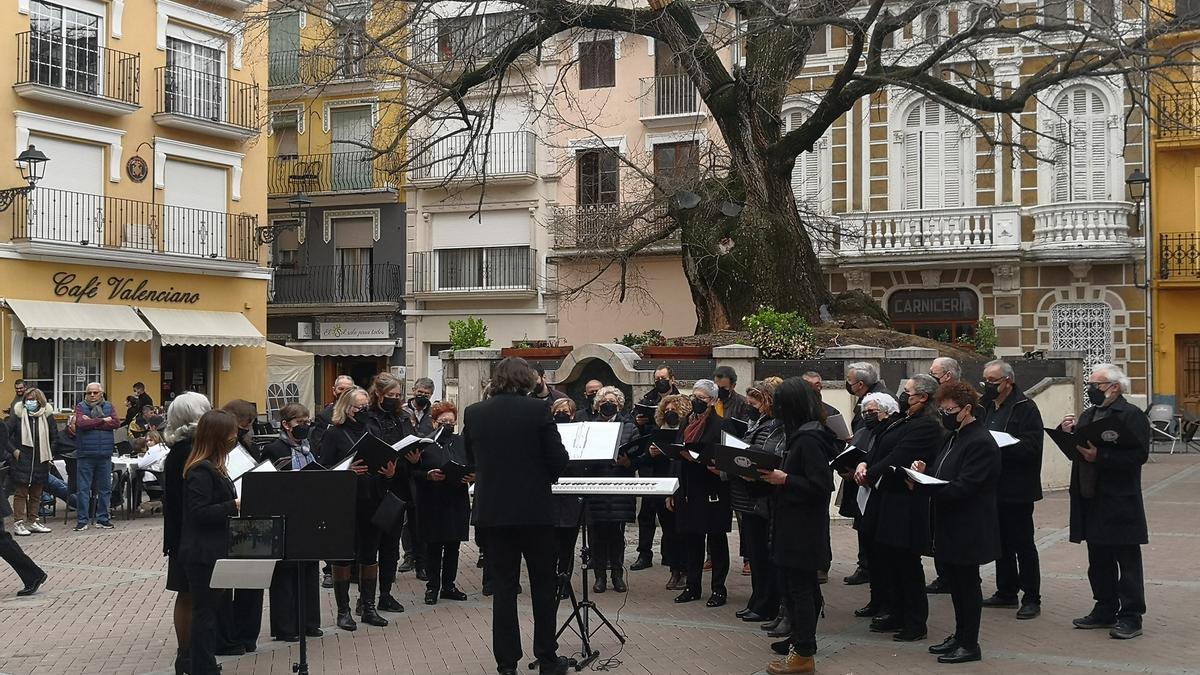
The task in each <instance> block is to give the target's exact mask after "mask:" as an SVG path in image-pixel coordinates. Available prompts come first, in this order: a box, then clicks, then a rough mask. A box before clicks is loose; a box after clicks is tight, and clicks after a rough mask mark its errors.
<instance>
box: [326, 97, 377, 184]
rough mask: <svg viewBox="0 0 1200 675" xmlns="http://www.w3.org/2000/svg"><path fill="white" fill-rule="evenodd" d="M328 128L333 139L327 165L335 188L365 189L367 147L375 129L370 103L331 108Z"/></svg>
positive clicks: (369, 166) (369, 170) (368, 173)
mask: <svg viewBox="0 0 1200 675" xmlns="http://www.w3.org/2000/svg"><path fill="white" fill-rule="evenodd" d="M329 116H330V123H329V128H330V132H331V135H332V139H333V144H332V145H333V154H332V155H331V156H330V162H331V163H332V166H331V167H329V168H330V172H331V176H332V178H333V189H334V190H339V191H340V190H366V189H368V188H370V187H371V185H372V166H373V164H372V161H371V159H372V155H373V154H374V152H373V151H372V150H371V149H370V148H371V142H372V140H373V138H374V135H375V131H374V126H373V125H372V115H371V106H369V105H364V106H356V107H353V108H334V109H333V110H331V111H330V114H329Z"/></svg>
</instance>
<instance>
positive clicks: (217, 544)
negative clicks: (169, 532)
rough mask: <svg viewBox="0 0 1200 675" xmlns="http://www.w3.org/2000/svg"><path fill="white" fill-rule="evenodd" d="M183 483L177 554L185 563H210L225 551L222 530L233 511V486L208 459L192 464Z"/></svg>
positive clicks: (234, 510)
mask: <svg viewBox="0 0 1200 675" xmlns="http://www.w3.org/2000/svg"><path fill="white" fill-rule="evenodd" d="M184 485H185V494H184V500H183V501H184V511H183V529H182V535H183V536H182V542H181V544H180V550H179V556H180V558H181V559H182V560H183V564H185V565H212V564H213V563H215V562H216V561H217V560H218V559H219V558H224V557H225V555H226V553H227V546H226V534H225V533H226V530H227V522H228V518H229V516H236V515H237V507H236V506H235V505H234V500H235V499H237V490H236V489H235V488H234V487H233V481H231V480H229V476H226V475H225V474H224V473H221V472H220V471H217V468H216V467H214V466H213V465H212V464H211V463H209V462H208V460H205V461H203V462H199V463H197V464H195V465H193V466H192V468H191V469H190V470H189V471H188V474H187V476H186V477H185V478H184Z"/></svg>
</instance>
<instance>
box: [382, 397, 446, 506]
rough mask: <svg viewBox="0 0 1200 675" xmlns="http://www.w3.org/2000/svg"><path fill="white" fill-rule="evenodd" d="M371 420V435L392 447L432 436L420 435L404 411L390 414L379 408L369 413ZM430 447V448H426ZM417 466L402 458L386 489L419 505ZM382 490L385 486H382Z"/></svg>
mask: <svg viewBox="0 0 1200 675" xmlns="http://www.w3.org/2000/svg"><path fill="white" fill-rule="evenodd" d="M368 412H369V414H370V416H371V417H370V419H369V420H368V421H367V428H368V429H369V430H370V431H371V433H373V434H375V435H376V436H378V437H379V440H381V441H383V442H384V443H387V444H388V445H392V444H393V443H396V442H398V441H401V440H404V439H405V438H407V437H409V436H428V435H430V434H418V433H417V428H416V427H415V426H414V425H413V418H412V417H411V416H409V415H408V413H406V412H404V411H400V412H398V413H390V412H387V411H386V410H381V409H379V408H371V409H370V410H369V411H368ZM425 419H427V420H431V418H430V416H429V414H426V415H425ZM426 447H429V446H426ZM414 469H415V466H414V465H413V464H410V463H409V462H408V460H407V459H405V458H404V457H403V456H401V457H400V458H399V459H398V460H397V461H396V473H395V474H394V475H393V476H392V479H391V480H390V481H388V482H387V485H386V489H388V490H390V491H391V492H392V493H393V494H395V495H396V496H397V497H399V498H400V499H403V500H404V501H406V502H408V501H413V500H414V499H415V500H416V501H417V502H418V503H419V502H420V498H419V497H417V496H416V494H415V492H414V489H415V485H414V482H415V480H416V471H415V470H414ZM380 487H381V488H382V487H384V486H380ZM381 496H382V495H381Z"/></svg>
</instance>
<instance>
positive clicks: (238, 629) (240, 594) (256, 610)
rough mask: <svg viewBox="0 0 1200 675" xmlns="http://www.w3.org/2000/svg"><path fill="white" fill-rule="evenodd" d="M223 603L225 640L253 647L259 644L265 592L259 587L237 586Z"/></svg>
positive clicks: (226, 596) (229, 642)
mask: <svg viewBox="0 0 1200 675" xmlns="http://www.w3.org/2000/svg"><path fill="white" fill-rule="evenodd" d="M225 598H226V600H225V601H224V602H223V603H222V605H221V606H222V609H223V611H224V613H225V614H224V618H223V620H222V622H221V625H222V626H223V627H224V638H225V639H224V642H225V643H226V644H229V645H241V646H243V647H251V646H257V645H258V634H259V633H261V632H262V614H263V592H262V589H259V588H235V589H232V590H230V591H229V592H228V593H227V594H226V595H225Z"/></svg>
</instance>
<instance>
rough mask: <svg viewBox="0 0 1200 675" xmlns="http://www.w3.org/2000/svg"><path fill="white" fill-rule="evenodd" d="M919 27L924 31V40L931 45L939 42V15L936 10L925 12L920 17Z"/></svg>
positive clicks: (940, 30) (940, 33)
mask: <svg viewBox="0 0 1200 675" xmlns="http://www.w3.org/2000/svg"><path fill="white" fill-rule="evenodd" d="M921 27H922V29H923V30H924V31H925V41H926V42H927V43H929V44H931V45H936V44H937V43H939V42H941V35H942V26H941V16H940V15H939V14H938V13H937V11H936V10H934V11H930V12H925V14H924V15H923V16H922V17H921Z"/></svg>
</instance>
